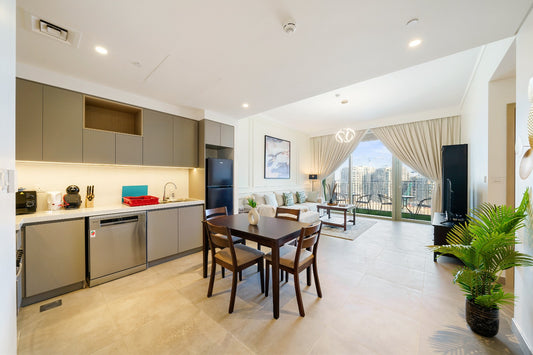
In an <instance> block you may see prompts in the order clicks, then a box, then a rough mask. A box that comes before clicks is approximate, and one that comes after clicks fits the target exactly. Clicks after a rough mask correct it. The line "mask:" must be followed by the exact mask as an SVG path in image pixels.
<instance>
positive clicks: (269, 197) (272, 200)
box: [265, 192, 278, 207]
mask: <svg viewBox="0 0 533 355" xmlns="http://www.w3.org/2000/svg"><path fill="white" fill-rule="evenodd" d="M265 202H266V204H267V205H270V206H273V207H278V200H277V199H276V196H274V193H273V192H269V193H266V194H265Z"/></svg>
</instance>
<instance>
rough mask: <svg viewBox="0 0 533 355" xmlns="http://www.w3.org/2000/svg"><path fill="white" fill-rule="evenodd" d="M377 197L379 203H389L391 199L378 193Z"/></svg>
mask: <svg viewBox="0 0 533 355" xmlns="http://www.w3.org/2000/svg"><path fill="white" fill-rule="evenodd" d="M378 198H379V202H380V203H389V202H391V201H392V198H390V197H389V196H387V195H383V194H378Z"/></svg>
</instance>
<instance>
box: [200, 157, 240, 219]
mask: <svg viewBox="0 0 533 355" xmlns="http://www.w3.org/2000/svg"><path fill="white" fill-rule="evenodd" d="M205 176H206V178H205V180H206V193H205V204H206V208H216V207H222V206H226V208H227V209H228V214H233V160H230V159H214V158H207V162H206V174H205Z"/></svg>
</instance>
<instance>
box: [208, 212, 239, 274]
mask: <svg viewBox="0 0 533 355" xmlns="http://www.w3.org/2000/svg"><path fill="white" fill-rule="evenodd" d="M204 223H205V225H206V229H207V238H208V240H209V244H210V245H211V252H212V253H213V256H214V254H215V248H219V249H224V248H229V249H230V251H231V259H232V260H233V265H237V257H236V254H235V247H234V245H233V239H232V238H231V232H230V230H229V228H228V227H225V226H217V225H215V224H213V223H211V222H209V221H207V220H206V221H204Z"/></svg>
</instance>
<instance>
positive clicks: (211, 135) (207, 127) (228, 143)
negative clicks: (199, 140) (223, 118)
mask: <svg viewBox="0 0 533 355" xmlns="http://www.w3.org/2000/svg"><path fill="white" fill-rule="evenodd" d="M233 136H234V129H233V126H230V125H226V124H223V123H219V122H214V121H210V120H204V143H205V144H206V145H214V146H219V147H226V148H233V138H234V137H233Z"/></svg>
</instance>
